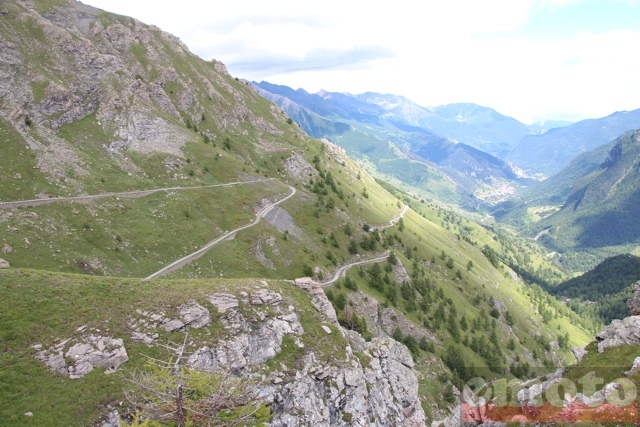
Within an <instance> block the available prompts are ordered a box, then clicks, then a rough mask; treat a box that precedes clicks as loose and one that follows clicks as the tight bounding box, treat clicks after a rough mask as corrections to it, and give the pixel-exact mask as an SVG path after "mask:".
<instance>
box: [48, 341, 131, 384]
mask: <svg viewBox="0 0 640 427" xmlns="http://www.w3.org/2000/svg"><path fill="white" fill-rule="evenodd" d="M68 342H69V340H66V341H63V342H62V343H60V344H58V345H56V346H54V347H52V348H50V349H47V350H43V351H40V352H39V353H38V354H37V355H36V359H38V360H41V361H43V362H44V363H45V364H46V365H47V367H48V368H49V369H50V370H52V371H56V372H60V373H61V374H64V375H67V376H68V377H69V378H71V379H78V378H82V377H83V376H85V375H86V374H88V373H89V372H91V371H93V369H94V368H96V367H105V368H107V371H106V373H110V372H113V371H115V370H116V369H117V368H118V366H120V365H121V364H123V363H124V362H126V361H127V360H129V356H128V355H127V350H126V349H125V348H124V342H123V341H122V339H120V338H116V339H114V338H109V337H101V336H94V335H89V336H88V337H84V338H83V339H82V340H81V341H80V342H76V343H75V344H73V345H72V346H71V347H69V349H67V351H66V352H65V351H64V349H65V347H66V344H67V343H68ZM67 360H71V361H72V362H71V363H69V364H67Z"/></svg>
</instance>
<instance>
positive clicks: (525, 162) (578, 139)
mask: <svg viewBox="0 0 640 427" xmlns="http://www.w3.org/2000/svg"><path fill="white" fill-rule="evenodd" d="M639 127H640V109H639V110H633V111H619V112H616V113H613V114H611V115H609V116H607V117H603V118H600V119H589V120H582V121H580V122H577V123H574V124H571V125H569V126H566V127H561V128H556V129H551V130H549V131H547V132H545V133H544V134H542V135H528V136H525V137H524V138H522V140H520V141H519V142H518V143H517V144H516V146H515V148H514V149H513V151H512V152H511V153H509V154H508V155H507V156H506V160H508V161H510V162H513V163H515V164H516V165H518V166H519V167H520V168H522V169H524V170H525V171H527V172H529V173H531V174H536V173H540V174H544V175H546V176H551V175H554V174H556V173H558V172H559V171H561V170H562V169H563V168H565V167H566V166H567V165H569V163H570V162H571V161H572V160H573V159H574V158H576V157H577V156H578V155H580V154H582V153H585V152H587V151H591V150H594V149H596V148H598V147H600V146H602V145H604V144H606V143H608V142H609V141H611V140H612V139H613V138H616V137H617V136H618V135H620V134H622V133H623V132H626V131H628V130H631V129H637V128H639Z"/></svg>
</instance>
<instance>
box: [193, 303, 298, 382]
mask: <svg viewBox="0 0 640 427" xmlns="http://www.w3.org/2000/svg"><path fill="white" fill-rule="evenodd" d="M303 332H304V330H303V329H302V325H301V324H300V321H299V319H298V316H297V315H296V314H295V313H290V314H286V315H283V316H280V317H279V318H275V319H274V318H266V319H265V321H264V322H261V323H260V324H259V325H257V326H256V327H254V328H252V329H251V331H250V332H249V333H240V334H236V335H235V336H234V337H233V338H231V339H229V340H220V341H218V342H217V343H216V345H215V346H214V347H209V346H205V347H201V348H199V349H198V350H196V352H195V353H193V354H192V355H191V357H189V360H188V365H189V366H190V367H194V368H199V369H202V370H205V371H215V370H218V369H220V368H225V369H230V370H235V371H237V370H241V369H244V368H247V367H248V366H253V365H259V364H261V363H264V362H266V361H267V360H270V359H272V358H274V357H275V356H276V355H277V354H278V353H280V350H281V348H282V339H283V338H284V336H285V335H287V334H293V335H298V336H299V335H302V333H303Z"/></svg>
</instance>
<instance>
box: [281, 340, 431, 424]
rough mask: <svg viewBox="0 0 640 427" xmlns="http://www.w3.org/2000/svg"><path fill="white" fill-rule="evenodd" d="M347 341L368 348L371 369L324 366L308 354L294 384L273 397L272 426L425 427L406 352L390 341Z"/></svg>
mask: <svg viewBox="0 0 640 427" xmlns="http://www.w3.org/2000/svg"><path fill="white" fill-rule="evenodd" d="M349 336H350V337H351V338H352V339H355V340H358V341H360V342H359V343H358V345H359V346H363V347H364V348H365V349H366V350H365V355H366V356H367V357H370V358H371V359H370V363H369V365H368V366H366V367H364V366H362V365H361V364H360V362H359V360H358V359H357V358H355V357H350V358H349V360H348V363H347V364H346V366H324V365H322V364H321V363H319V362H318V361H317V360H315V357H314V355H313V354H310V355H308V356H307V357H306V358H305V361H304V368H303V369H302V370H301V371H298V372H297V374H296V379H295V381H293V382H290V383H288V384H286V385H284V386H283V387H282V388H281V390H280V391H279V393H277V394H276V395H275V396H274V401H273V402H272V404H271V406H272V409H273V411H274V417H273V420H272V422H271V425H272V426H274V427H284V426H287V427H289V426H291V427H293V426H300V427H302V426H309V425H322V426H347V425H355V426H365V425H367V426H368V425H375V426H400V425H401V426H416V427H417V426H424V424H425V420H426V418H425V414H424V411H423V410H422V406H421V404H420V399H419V397H418V381H417V378H416V376H415V374H414V372H413V370H412V369H411V367H412V366H413V360H412V359H411V355H410V353H409V351H408V350H407V348H406V347H405V346H403V345H402V344H400V343H398V342H396V341H394V340H393V339H380V338H374V339H373V340H372V342H371V343H366V342H365V341H364V340H362V338H359V337H355V336H352V335H349ZM346 414H349V416H345V415H346ZM347 420H349V421H347Z"/></svg>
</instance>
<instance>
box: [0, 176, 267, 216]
mask: <svg viewBox="0 0 640 427" xmlns="http://www.w3.org/2000/svg"><path fill="white" fill-rule="evenodd" d="M272 179H273V178H269V179H258V180H253V181H237V182H228V183H226V184H213V185H201V186H197V187H165V188H154V189H151V190H132V191H122V192H119V193H100V194H94V195H90V196H75V197H51V198H49V199H32V200H16V201H13V202H0V209H7V208H8V209H11V208H14V209H15V208H27V207H32V206H40V205H47V204H49V203H57V202H88V201H90V200H95V199H100V198H103V197H129V198H136V197H144V196H148V195H149V194H153V193H158V192H160V191H183V190H198V189H202V188H214V187H234V186H236V185H244V184H255V183H258V182H265V181H269V180H272Z"/></svg>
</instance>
